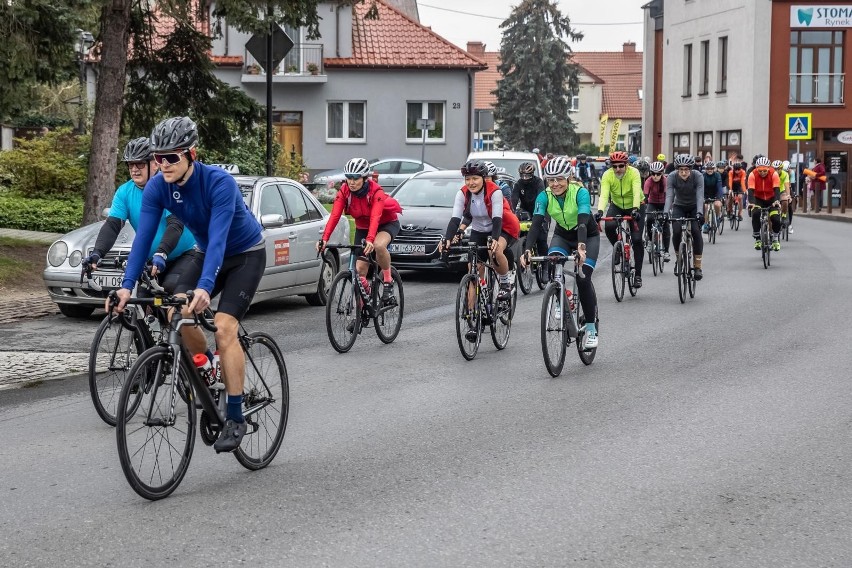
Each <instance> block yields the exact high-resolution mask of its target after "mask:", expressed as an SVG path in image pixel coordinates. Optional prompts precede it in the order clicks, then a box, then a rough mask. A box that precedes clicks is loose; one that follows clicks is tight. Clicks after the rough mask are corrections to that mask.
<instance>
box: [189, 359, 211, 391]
mask: <svg viewBox="0 0 852 568" xmlns="http://www.w3.org/2000/svg"><path fill="white" fill-rule="evenodd" d="M192 362H193V363H195V367H196V369H198V372H199V373H200V374H201V377H202V378H203V379H204V381H205V382H206V383H207V384H208V385H212V384H213V383H214V382H216V379H215V378H214V377H213V366H212V365H211V364H210V359H208V358H207V355H205V354H204V353H199V354H198V355H194V356H193V357H192Z"/></svg>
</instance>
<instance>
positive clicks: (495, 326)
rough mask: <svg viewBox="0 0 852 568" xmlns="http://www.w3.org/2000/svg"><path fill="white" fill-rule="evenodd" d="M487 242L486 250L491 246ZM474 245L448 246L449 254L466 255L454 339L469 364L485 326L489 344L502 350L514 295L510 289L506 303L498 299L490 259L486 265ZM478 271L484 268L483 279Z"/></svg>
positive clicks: (495, 276)
mask: <svg viewBox="0 0 852 568" xmlns="http://www.w3.org/2000/svg"><path fill="white" fill-rule="evenodd" d="M492 242H493V241H492V239H491V237H489V238H488V245H487V249H488V250H490V248H491V244H492ZM480 248H481V247H479V246H477V244H476V243H470V244H468V245H467V246H466V247H458V246H452V247H450V248H449V250H450V251H456V252H458V251H461V252H462V253H466V254H467V262H468V270H467V274H465V275H464V277H462V279H461V282H460V283H459V289H458V294H457V295H456V338H457V339H458V344H459V351H461V354H462V357H464V358H465V359H466V360H468V361H472V360H473V358H474V357H476V353H477V351H479V344H480V342H481V340H482V330H483V327H484V326H486V325H487V326H488V327H489V328H490V330H491V340H492V341H493V342H494V347H496V348H497V349H498V350H502V349H505V348H506V345H508V343H509V334H510V333H511V330H512V316H514V313H515V304H516V302H517V296H518V291H517V288H515V287H514V286H513V287H512V293H511V294H510V296H509V298H508V299H505V300H500V299H498V297H497V296H498V292H499V288H500V287H499V286H498V284H497V282H498V280H497V271H496V269H495V264H494V258H493V256H492V255H490V254H489V261H483V260H480V258H479V253H478V251H479V249H480ZM480 267H484V268H485V274H484V276H482V277H480V275H479V269H480Z"/></svg>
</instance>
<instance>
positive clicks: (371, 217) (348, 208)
mask: <svg viewBox="0 0 852 568" xmlns="http://www.w3.org/2000/svg"><path fill="white" fill-rule="evenodd" d="M365 183H366V184H367V195H365V196H364V197H358V196H357V195H355V194H354V193H352V191H351V190H350V189H349V184H348V183H346V182H343V185H342V186H340V191H338V192H337V197H335V198H334V206H333V207H332V208H331V217H330V218H329V220H328V224H326V226H325V231H324V232H323V234H322V240H324V241H327V240H328V238H329V237H330V236H331V232H332V231H333V230H334V228H335V227H336V226H337V223H338V222H339V221H340V216H341V215H343V214H344V213H346V214H347V215H352V217H353V218H354V219H355V228H356V229H367V242H369V243H372V242H373V239H375V238H376V233H377V232H378V230H379V226H380V225H384V224H385V223H393V222H394V221H396V219H397V213H400V212H401V211H402V207H400V205H399V203H397V201H396V199H394V198H392V197H388V196H387V194H386V193H385V190H384V189H382V186H380V185H379V184H377V183H376V182H374V181H373V180H372V179H368V180H367V181H366V182H365Z"/></svg>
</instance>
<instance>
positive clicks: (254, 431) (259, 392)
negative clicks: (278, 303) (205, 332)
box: [234, 332, 290, 470]
mask: <svg viewBox="0 0 852 568" xmlns="http://www.w3.org/2000/svg"><path fill="white" fill-rule="evenodd" d="M240 339H241V343H242V346H243V351H244V352H245V356H246V374H245V385H244V386H243V414H244V415H245V418H246V421H247V422H248V424H249V428H248V432H246V435H245V437H244V438H243V441H242V443H241V444H240V447H239V448H237V450H236V451H235V452H234V457H236V458H237V461H238V462H240V464H241V465H242V466H243V467H245V468H246V469H251V470H256V469H261V468H264V467H266V466H267V465H269V463H270V462H272V460H273V459H274V458H275V454H277V453H278V450H279V449H280V448H281V442H282V441H283V440H284V433H285V431H286V430H287V417H288V415H289V414H290V383H289V381H288V379H287V365H286V364H285V363H284V355H282V354H281V349H279V348H278V345H277V344H276V343H275V340H274V339H272V337H270V336H269V335H267V334H265V333H260V332H254V333H250V334H248V335H247V336H245V337H244V338H240Z"/></svg>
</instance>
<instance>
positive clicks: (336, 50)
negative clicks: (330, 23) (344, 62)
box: [334, 4, 340, 59]
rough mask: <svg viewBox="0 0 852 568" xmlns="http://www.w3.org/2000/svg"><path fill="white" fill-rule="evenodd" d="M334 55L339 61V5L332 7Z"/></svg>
mask: <svg viewBox="0 0 852 568" xmlns="http://www.w3.org/2000/svg"><path fill="white" fill-rule="evenodd" d="M334 55H335V57H337V58H338V59H340V4H338V5H337V6H335V7H334Z"/></svg>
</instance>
